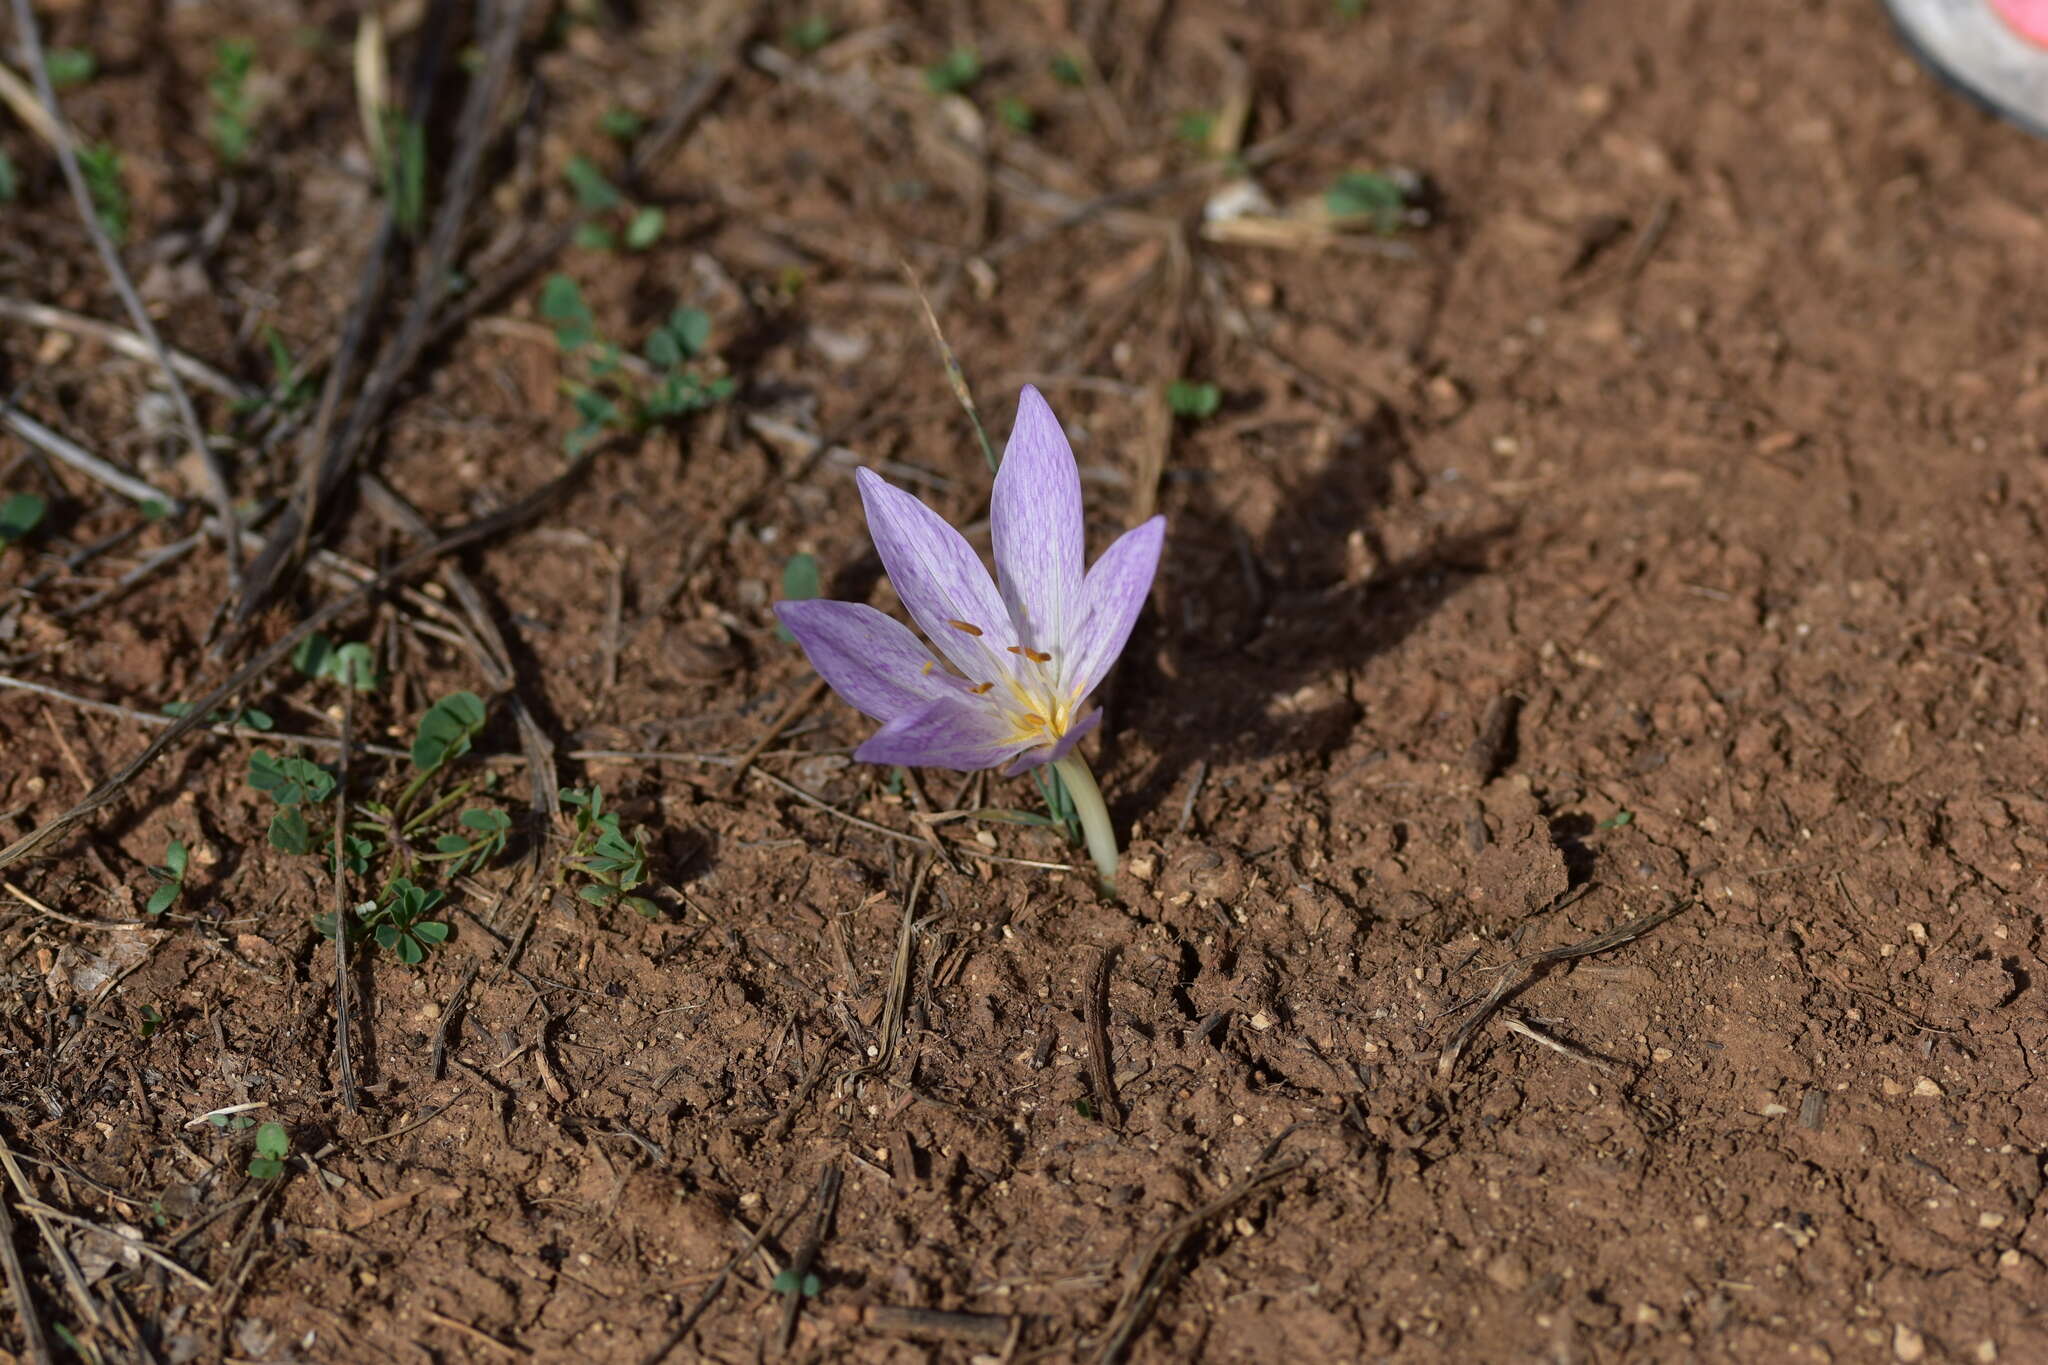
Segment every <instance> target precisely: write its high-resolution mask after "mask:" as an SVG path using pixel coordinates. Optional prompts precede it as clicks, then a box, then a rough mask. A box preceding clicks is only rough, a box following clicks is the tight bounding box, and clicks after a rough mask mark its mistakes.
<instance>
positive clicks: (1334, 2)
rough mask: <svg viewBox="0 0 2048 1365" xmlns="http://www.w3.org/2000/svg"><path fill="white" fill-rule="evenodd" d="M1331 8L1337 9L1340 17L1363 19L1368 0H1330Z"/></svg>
mask: <svg viewBox="0 0 2048 1365" xmlns="http://www.w3.org/2000/svg"><path fill="white" fill-rule="evenodd" d="M1330 8H1332V9H1334V10H1336V11H1337V17H1338V18H1339V19H1363V18H1364V17H1365V9H1366V0H1330Z"/></svg>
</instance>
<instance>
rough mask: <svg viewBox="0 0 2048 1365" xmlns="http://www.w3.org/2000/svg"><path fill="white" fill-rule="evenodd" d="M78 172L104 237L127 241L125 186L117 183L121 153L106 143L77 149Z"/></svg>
mask: <svg viewBox="0 0 2048 1365" xmlns="http://www.w3.org/2000/svg"><path fill="white" fill-rule="evenodd" d="M78 170H79V173H80V174H82V175H83V176H84V177H85V190H86V197H87V198H89V199H91V200H92V212H93V216H94V217H95V218H97V219H99V223H100V227H101V229H102V230H103V231H105V233H106V234H107V236H109V237H111V238H113V239H114V240H115V241H117V242H125V241H127V240H128V187H127V186H126V185H124V184H123V183H122V182H121V154H120V153H119V152H118V151H116V150H114V146H113V144H112V143H110V142H99V143H95V144H93V145H92V146H90V147H80V148H79V149H78Z"/></svg>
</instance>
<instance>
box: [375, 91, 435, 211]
mask: <svg viewBox="0 0 2048 1365" xmlns="http://www.w3.org/2000/svg"><path fill="white" fill-rule="evenodd" d="M383 172H384V200H385V203H386V204H387V205H388V206H389V207H390V209H391V220H392V221H393V222H394V223H396V224H398V228H399V231H401V232H403V233H404V234H405V235H406V236H408V237H417V236H418V235H419V231H420V226H421V224H422V223H424V222H425V221H426V212H427V130H426V129H425V128H424V127H422V126H421V124H420V121H419V120H418V119H415V118H407V117H406V116H405V115H404V114H402V113H400V112H399V111H398V110H396V109H387V110H385V111H384V166H383Z"/></svg>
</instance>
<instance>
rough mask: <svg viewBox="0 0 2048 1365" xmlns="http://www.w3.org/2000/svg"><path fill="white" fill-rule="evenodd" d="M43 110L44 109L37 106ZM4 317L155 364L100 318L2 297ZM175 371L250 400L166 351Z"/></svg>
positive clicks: (233, 398)
mask: <svg viewBox="0 0 2048 1365" xmlns="http://www.w3.org/2000/svg"><path fill="white" fill-rule="evenodd" d="M37 107H38V108H40V107H41V106H40V105H39V106H37ZM0 318H6V319H7V320H8V321H10V322H20V323H25V324H27V325H28V326H30V327H41V328H44V329H45V330H47V331H52V332H69V333H71V334H73V335H74V336H82V337H91V338H92V339H93V340H94V341H97V342H99V343H100V344H101V345H103V346H105V347H106V348H107V349H109V350H111V351H115V352H118V353H119V354H121V355H125V356H127V357H128V358H129V359H130V360H143V361H154V360H155V359H156V358H157V357H156V352H155V351H153V350H151V349H150V345H149V339H148V338H147V337H144V336H142V335H140V334H138V333H135V332H131V331H129V330H128V329H127V328H125V327H116V326H114V325H113V324H112V323H110V322H101V321H100V320H99V319H98V318H89V317H86V316H85V315H84V314H83V313H73V312H70V311H68V310H66V309H63V308H52V307H50V306H49V305H48V304H45V303H30V302H29V301H28V300H27V299H8V298H0ZM164 355H165V356H166V357H167V358H168V359H169V361H170V365H171V368H172V369H173V370H176V371H177V372H178V373H179V374H180V375H183V376H184V377H185V378H186V379H187V380H189V381H190V382H191V383H193V384H195V385H197V386H198V387H200V388H202V389H206V390H208V391H210V392H212V393H216V394H219V395H220V396H221V397H222V398H225V399H227V400H228V401H229V402H241V401H244V400H246V399H247V398H248V397H249V396H250V395H249V390H247V389H245V388H243V387H242V386H241V385H240V384H237V383H236V382H235V381H234V380H232V379H230V378H229V377H228V376H226V375H224V374H222V373H221V372H220V371H219V370H216V369H214V368H213V366H211V365H209V364H207V363H206V362H205V361H203V360H200V359H198V358H197V357H194V356H189V355H187V354H185V353H184V352H183V351H176V350H172V349H171V348H170V347H168V346H167V347H165V348H164Z"/></svg>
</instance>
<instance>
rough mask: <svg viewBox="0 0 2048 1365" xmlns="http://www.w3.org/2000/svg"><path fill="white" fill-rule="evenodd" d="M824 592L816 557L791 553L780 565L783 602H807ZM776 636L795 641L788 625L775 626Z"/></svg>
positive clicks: (788, 641)
mask: <svg viewBox="0 0 2048 1365" xmlns="http://www.w3.org/2000/svg"><path fill="white" fill-rule="evenodd" d="M824 593H825V584H824V580H823V578H822V577H821V576H820V574H819V572H818V557H817V556H816V555H809V554H793V555H791V556H790V557H789V558H788V559H787V560H785V561H784V562H783V565H782V600H783V601H785V602H808V601H810V600H811V599H812V598H814V597H822V596H823V595H824ZM775 634H776V636H777V637H778V638H780V639H782V640H783V641H785V642H787V643H789V644H795V643H796V636H794V635H792V634H790V633H789V627H788V626H785V625H780V624H778V625H777V626H776V627H775Z"/></svg>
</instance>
